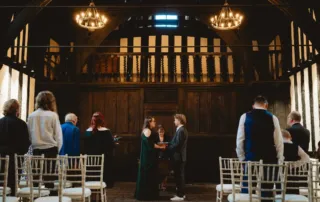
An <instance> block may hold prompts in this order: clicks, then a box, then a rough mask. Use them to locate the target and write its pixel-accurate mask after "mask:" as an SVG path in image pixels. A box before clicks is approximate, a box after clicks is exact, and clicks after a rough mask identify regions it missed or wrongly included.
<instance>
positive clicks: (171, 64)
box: [45, 52, 243, 83]
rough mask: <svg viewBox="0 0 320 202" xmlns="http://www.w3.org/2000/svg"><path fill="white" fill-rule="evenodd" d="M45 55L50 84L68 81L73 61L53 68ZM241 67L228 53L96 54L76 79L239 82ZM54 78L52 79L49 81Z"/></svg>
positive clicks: (54, 55)
mask: <svg viewBox="0 0 320 202" xmlns="http://www.w3.org/2000/svg"><path fill="white" fill-rule="evenodd" d="M58 55H59V53H46V58H47V60H46V61H47V62H46V64H45V65H46V66H45V67H46V68H47V70H46V71H50V72H48V73H47V74H48V75H51V79H50V80H55V81H64V80H68V81H70V78H69V77H68V76H67V75H72V74H73V73H74V72H70V71H75V68H74V64H75V61H73V62H71V61H70V60H61V61H60V63H59V64H55V66H54V67H49V65H50V64H53V63H52V61H51V60H50V59H52V58H57V57H58ZM241 69H242V68H241V66H239V65H237V63H236V62H235V61H234V60H233V55H232V53H229V52H228V53H97V54H94V55H92V56H91V57H90V58H89V59H88V61H87V64H86V65H84V66H83V67H82V69H81V74H80V75H77V76H76V78H77V80H79V81H81V82H218V83H219V82H223V83H229V82H243V71H242V70H241ZM52 78H54V79H52Z"/></svg>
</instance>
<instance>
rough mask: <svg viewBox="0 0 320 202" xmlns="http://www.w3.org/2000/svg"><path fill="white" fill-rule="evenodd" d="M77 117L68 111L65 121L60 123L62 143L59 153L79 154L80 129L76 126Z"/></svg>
mask: <svg viewBox="0 0 320 202" xmlns="http://www.w3.org/2000/svg"><path fill="white" fill-rule="evenodd" d="M77 122H78V117H77V116H76V115H75V114H73V113H68V114H67V115H66V117H65V123H64V124H62V125H61V128H62V134H63V145H62V148H61V150H60V155H65V154H67V155H69V156H80V130H79V128H78V127H77V126H76V125H77Z"/></svg>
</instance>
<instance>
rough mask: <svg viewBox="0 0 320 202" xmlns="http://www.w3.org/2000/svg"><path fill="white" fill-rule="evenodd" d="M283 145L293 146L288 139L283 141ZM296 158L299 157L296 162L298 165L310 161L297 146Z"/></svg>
mask: <svg viewBox="0 0 320 202" xmlns="http://www.w3.org/2000/svg"><path fill="white" fill-rule="evenodd" d="M283 143H290V144H293V142H292V141H291V140H288V139H283ZM298 156H299V157H300V160H299V161H297V162H299V163H305V162H308V161H310V157H309V155H308V154H307V153H306V152H304V150H303V149H302V148H301V147H300V146H298ZM284 160H286V159H284Z"/></svg>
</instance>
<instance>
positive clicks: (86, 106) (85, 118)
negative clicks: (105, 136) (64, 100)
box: [78, 92, 92, 132]
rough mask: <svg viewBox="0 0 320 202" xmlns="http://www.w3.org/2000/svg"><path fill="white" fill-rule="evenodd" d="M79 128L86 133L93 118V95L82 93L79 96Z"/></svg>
mask: <svg viewBox="0 0 320 202" xmlns="http://www.w3.org/2000/svg"><path fill="white" fill-rule="evenodd" d="M79 101H80V102H79V109H80V110H79V123H78V125H79V127H80V131H82V132H84V131H85V130H86V129H87V128H88V127H89V126H90V122H91V117H92V93H91V92H81V93H80V95H79Z"/></svg>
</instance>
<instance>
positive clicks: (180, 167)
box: [168, 114, 188, 201]
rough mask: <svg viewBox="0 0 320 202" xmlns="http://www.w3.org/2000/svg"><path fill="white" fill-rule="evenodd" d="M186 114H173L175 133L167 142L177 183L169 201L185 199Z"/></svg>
mask: <svg viewBox="0 0 320 202" xmlns="http://www.w3.org/2000/svg"><path fill="white" fill-rule="evenodd" d="M186 123H187V120H186V116H185V115H183V114H176V115H174V124H175V126H176V127H177V130H176V134H175V135H174V137H173V139H172V141H171V142H170V143H169V146H168V149H169V151H171V153H172V154H173V157H172V159H173V164H174V178H175V181H176V185H177V195H176V196H174V197H173V198H171V201H183V200H184V199H185V197H186V196H185V193H184V187H185V177H184V175H185V171H184V168H185V165H186V160H187V142H188V131H187V129H186V128H185V126H184V125H185V124H186Z"/></svg>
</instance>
